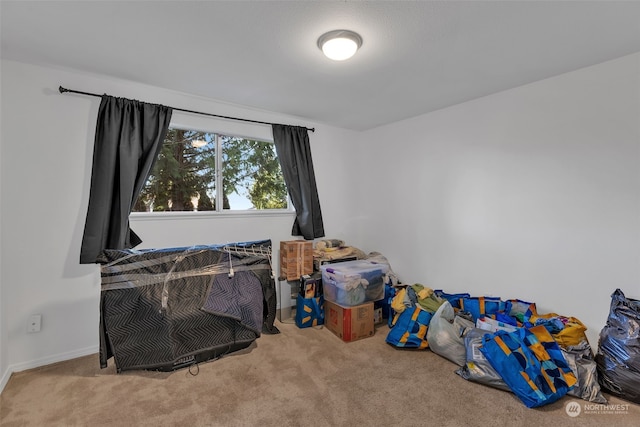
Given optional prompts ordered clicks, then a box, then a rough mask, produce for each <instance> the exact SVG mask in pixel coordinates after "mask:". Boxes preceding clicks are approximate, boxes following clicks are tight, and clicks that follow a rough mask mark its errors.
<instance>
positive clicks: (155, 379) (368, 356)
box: [0, 322, 640, 427]
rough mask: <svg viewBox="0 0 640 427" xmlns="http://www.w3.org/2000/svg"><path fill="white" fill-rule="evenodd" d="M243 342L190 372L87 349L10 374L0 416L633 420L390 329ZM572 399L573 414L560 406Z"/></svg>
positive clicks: (43, 422)
mask: <svg viewBox="0 0 640 427" xmlns="http://www.w3.org/2000/svg"><path fill="white" fill-rule="evenodd" d="M276 324H277V326H278V327H279V328H280V329H281V331H282V333H281V334H280V335H263V336H262V337H260V338H259V339H258V340H257V341H256V342H255V343H254V344H253V345H252V346H251V347H250V348H248V349H246V350H243V351H241V352H237V353H235V354H233V355H229V356H226V357H224V358H222V359H220V360H217V361H211V362H208V363H204V364H201V365H200V366H199V372H197V375H195V376H194V375H192V373H194V374H195V373H196V372H195V369H192V371H191V372H192V373H190V372H189V371H188V370H181V371H176V372H171V373H160V372H147V371H129V372H125V373H121V374H116V372H115V367H114V365H113V360H110V361H109V362H110V366H109V368H107V369H103V370H101V369H100V367H99V362H98V356H97V355H93V356H87V357H83V358H79V359H75V360H70V361H66V362H62V363H58V364H55V365H50V366H46V367H42V368H38V369H34V370H31V371H26V372H20V373H16V374H14V375H13V376H12V377H11V379H10V380H9V382H8V384H7V386H6V388H5V390H4V391H3V393H2V395H1V396H0V424H1V425H2V426H7V427H8V426H100V425H105V426H133V425H135V426H146V425H154V426H347V425H349V426H351V425H379V426H400V425H401V426H491V427H492V426H533V425H538V426H554V427H561V426H603V425H607V426H638V425H639V424H638V423H639V422H638V420H640V406H639V405H634V404H631V403H629V402H626V401H624V400H621V399H617V398H613V397H611V396H610V395H608V394H605V396H606V397H607V398H608V399H609V404H618V405H619V406H618V407H617V409H618V412H619V413H612V414H606V413H603V412H606V411H605V410H604V409H602V408H600V409H599V407H588V406H587V407H585V406H584V404H586V403H587V402H584V401H581V400H577V399H575V398H569V397H565V398H563V399H562V400H560V401H558V402H555V403H553V404H551V405H547V406H544V407H542V408H538V409H527V408H526V407H525V406H524V405H523V404H522V403H520V401H519V400H518V399H517V398H516V397H515V396H514V395H513V394H511V393H507V392H504V391H499V390H495V389H492V388H489V387H485V386H482V385H478V384H474V383H471V382H467V381H465V380H464V379H462V378H460V377H459V376H458V375H456V374H455V373H454V371H455V369H456V366H455V365H454V364H452V363H451V362H449V361H447V360H446V359H444V358H442V357H440V356H438V355H436V354H434V353H432V352H430V351H411V350H398V349H395V348H393V347H391V346H389V345H387V344H386V343H385V342H384V339H385V337H386V333H387V331H388V329H387V328H386V326H382V327H379V328H378V329H377V331H376V335H375V336H373V337H371V338H367V339H364V340H360V341H355V342H352V343H343V342H342V341H341V340H340V339H338V338H337V337H336V336H334V335H333V334H332V333H331V332H330V331H329V330H327V329H298V328H296V327H295V325H291V324H282V323H279V322H276ZM572 401H575V402H579V403H580V406H581V408H582V413H581V414H580V415H578V416H577V417H575V418H572V417H570V416H569V415H567V413H566V411H565V405H566V404H567V403H568V402H572Z"/></svg>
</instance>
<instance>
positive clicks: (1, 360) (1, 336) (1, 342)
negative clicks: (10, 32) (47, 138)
mask: <svg viewBox="0 0 640 427" xmlns="http://www.w3.org/2000/svg"><path fill="white" fill-rule="evenodd" d="M0 99H2V85H1V84H0ZM2 104H3V103H1V102H0V225H1V224H2V151H3V150H2V146H3V144H2V140H3V130H4V126H3V125H2V109H3V105H2ZM0 242H2V227H1V226H0ZM4 307H5V298H3V296H2V245H0V391H2V390H3V389H4V386H5V384H6V383H7V381H8V380H9V370H8V369H7V368H8V362H7V341H8V340H7V331H6V328H5V327H4V325H5V321H4V316H5V313H6V310H5V308H4Z"/></svg>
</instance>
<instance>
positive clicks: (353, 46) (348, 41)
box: [318, 30, 362, 61]
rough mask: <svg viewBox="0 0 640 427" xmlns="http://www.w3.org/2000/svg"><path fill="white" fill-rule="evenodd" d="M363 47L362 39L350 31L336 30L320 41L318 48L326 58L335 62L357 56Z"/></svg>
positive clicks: (325, 35) (326, 34)
mask: <svg viewBox="0 0 640 427" xmlns="http://www.w3.org/2000/svg"><path fill="white" fill-rule="evenodd" d="M360 46H362V37H360V35H359V34H357V33H354V32H353V31H349V30H334V31H329V32H328V33H324V34H323V35H321V36H320V38H319V39H318V47H319V48H320V50H322V52H324V54H325V56H326V57H327V58H329V59H333V60H334V61H344V60H345V59H349V58H351V57H352V56H353V55H355V53H356V51H357V50H358V49H360Z"/></svg>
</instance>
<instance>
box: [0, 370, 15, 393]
mask: <svg viewBox="0 0 640 427" xmlns="http://www.w3.org/2000/svg"><path fill="white" fill-rule="evenodd" d="M11 374H12V372H11V369H9V368H7V370H6V371H4V372H3V373H2V378H0V393H2V390H4V386H6V385H7V383H8V382H9V378H11Z"/></svg>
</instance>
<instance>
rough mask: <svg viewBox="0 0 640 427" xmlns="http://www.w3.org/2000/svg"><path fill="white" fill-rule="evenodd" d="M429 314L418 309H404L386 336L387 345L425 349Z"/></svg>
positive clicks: (427, 344)
mask: <svg viewBox="0 0 640 427" xmlns="http://www.w3.org/2000/svg"><path fill="white" fill-rule="evenodd" d="M431 316H432V315H431V313H429V312H428V311H425V310H423V309H421V308H420V307H412V308H406V309H405V310H404V311H403V312H402V313H400V314H399V315H398V317H397V320H396V321H395V323H394V325H393V328H391V329H390V330H389V333H388V334H387V339H386V341H387V343H388V344H391V345H393V346H396V347H404V348H417V349H426V348H427V347H429V343H428V341H427V329H428V328H429V323H430V321H431Z"/></svg>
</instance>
